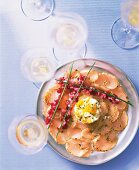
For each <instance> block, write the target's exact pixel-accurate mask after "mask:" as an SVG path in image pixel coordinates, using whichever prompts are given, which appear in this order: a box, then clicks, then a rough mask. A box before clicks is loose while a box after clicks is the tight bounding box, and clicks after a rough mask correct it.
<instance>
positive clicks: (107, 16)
mask: <svg viewBox="0 0 139 170" xmlns="http://www.w3.org/2000/svg"><path fill="white" fill-rule="evenodd" d="M12 2H13V1H12ZM59 11H61V12H70V11H72V12H77V13H79V14H80V15H81V16H83V17H84V18H85V20H86V22H87V24H88V28H89V39H88V43H89V44H90V48H91V49H92V54H91V56H90V57H95V58H97V59H102V60H105V61H108V62H110V63H112V64H114V65H117V66H119V67H120V68H121V69H122V70H123V71H125V72H126V73H127V75H128V76H129V77H130V79H131V80H132V82H133V83H134V84H135V86H136V88H137V90H138V91H139V47H138V48H136V49H133V50H123V49H120V48H119V47H117V46H116V44H115V43H114V42H113V41H112V38H111V34H110V30H111V26H112V24H113V22H114V21H115V20H116V19H117V18H118V17H119V16H120V0H116V1H111V0H60V1H58V0H56V9H55V12H56V13H57V12H59ZM0 22H1V24H0V25H1V27H0V35H1V38H0V39H1V40H2V41H1V43H0V54H1V55H0V73H1V76H0V80H1V82H0V86H1V89H2V90H1V93H0V94H1V96H0V170H8V169H11V170H24V169H27V170H39V169H41V170H44V169H47V170H55V169H56V170H75V169H80V170H85V169H88V170H89V169H94V170H109V169H113V170H117V169H118V170H133V169H134V170H138V169H139V147H138V145H139V144H138V143H139V142H138V141H139V131H138V132H137V134H136V136H135V138H134V140H133V142H132V143H131V144H130V145H129V147H128V148H127V149H126V150H125V151H124V152H123V153H122V154H120V155H119V156H118V157H116V158H114V159H113V160H111V161H109V162H107V163H105V164H102V165H98V166H94V167H92V166H83V165H79V164H75V163H72V162H70V161H68V160H65V159H64V158H61V157H60V156H59V155H58V154H56V153H55V152H54V151H53V150H52V149H51V148H49V147H46V149H44V150H43V151H42V152H40V153H38V154H36V155H33V156H24V155H20V154H18V153H16V152H15V150H14V149H13V148H12V147H11V145H10V144H9V142H8V138H7V129H8V126H9V124H10V123H11V121H12V119H13V118H14V117H15V116H17V115H19V114H23V113H35V107H36V105H35V104H36V97H37V92H38V90H37V89H36V88H35V87H34V86H33V85H32V83H30V82H28V81H27V80H26V79H24V78H23V76H22V74H21V72H20V60H21V56H22V55H23V54H24V52H25V51H27V50H28V49H30V48H36V47H45V48H46V47H47V45H48V44H49V43H48V40H47V36H48V35H47V34H48V29H49V28H50V25H51V24H50V23H51V17H50V18H49V19H47V20H44V21H42V22H33V21H31V20H29V19H28V18H27V17H25V16H24V15H23V14H22V12H21V9H20V0H14V3H11V1H10V0H3V1H1V2H0Z"/></svg>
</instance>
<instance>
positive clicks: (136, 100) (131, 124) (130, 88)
mask: <svg viewBox="0 0 139 170" xmlns="http://www.w3.org/2000/svg"><path fill="white" fill-rule="evenodd" d="M94 62H95V66H94V67H93V69H96V70H100V71H105V72H109V73H111V74H113V75H115V76H116V77H117V78H118V79H119V81H120V83H121V84H122V85H123V87H124V88H125V90H126V92H127V94H128V97H129V100H130V101H131V102H132V103H133V105H134V106H129V109H128V112H127V114H128V118H129V120H128V126H127V127H126V128H125V130H124V131H123V132H121V133H120V134H119V140H118V143H117V145H116V147H115V148H113V149H112V150H110V151H107V152H93V153H92V154H91V155H90V157H88V158H79V157H75V156H73V155H71V154H69V153H68V152H67V151H66V149H65V147H64V146H62V145H59V144H57V143H56V142H55V141H54V139H53V138H52V137H51V136H50V135H49V137H48V145H49V146H50V147H51V148H52V149H53V150H54V151H55V152H57V153H58V154H60V155H61V156H63V157H64V158H66V159H68V160H70V161H73V162H76V163H79V164H84V165H98V164H102V163H104V162H107V161H109V160H111V159H113V158H115V157H116V156H118V155H119V154H120V153H122V152H123V151H124V150H125V149H126V148H127V147H128V145H129V144H130V143H131V141H132V140H133V138H134V136H135V134H136V132H137V129H138V125H139V110H138V108H139V97H138V94H137V91H136V89H135V87H134V85H133V84H132V82H131V81H130V80H129V78H128V77H127V76H126V74H125V73H124V72H123V71H121V70H120V69H119V68H118V67H116V66H114V65H112V64H110V63H107V62H104V61H100V60H96V59H92V58H88V59H87V58H85V59H78V60H75V61H74V68H76V69H81V70H82V69H85V68H87V67H90V66H91V65H92V64H93V63H94ZM71 63H72V62H69V63H67V64H65V65H63V66H61V67H60V68H58V69H57V70H56V72H55V75H54V77H53V78H52V79H51V80H49V81H47V82H45V83H44V84H43V85H42V86H41V88H40V90H39V94H38V98H37V110H36V113H37V115H39V116H41V117H43V115H42V110H43V96H44V94H45V92H46V91H47V90H48V89H49V88H50V87H51V86H52V85H53V83H54V82H55V79H57V78H58V77H60V76H62V75H63V73H64V72H65V71H66V70H68V69H69V66H70V65H71Z"/></svg>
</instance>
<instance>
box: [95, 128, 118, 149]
mask: <svg viewBox="0 0 139 170" xmlns="http://www.w3.org/2000/svg"><path fill="white" fill-rule="evenodd" d="M117 141H118V135H117V132H115V131H110V132H109V133H107V134H105V135H100V136H99V137H98V138H97V140H95V141H94V149H95V150H96V151H101V152H105V151H108V150H111V149H112V148H114V147H115V145H116V144H117Z"/></svg>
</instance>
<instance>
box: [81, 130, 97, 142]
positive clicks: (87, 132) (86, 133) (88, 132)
mask: <svg viewBox="0 0 139 170" xmlns="http://www.w3.org/2000/svg"><path fill="white" fill-rule="evenodd" d="M81 135H82V137H84V138H86V139H90V140H92V139H93V138H94V137H95V136H96V134H95V133H92V132H91V130H90V129H89V128H86V129H84V130H82V132H81Z"/></svg>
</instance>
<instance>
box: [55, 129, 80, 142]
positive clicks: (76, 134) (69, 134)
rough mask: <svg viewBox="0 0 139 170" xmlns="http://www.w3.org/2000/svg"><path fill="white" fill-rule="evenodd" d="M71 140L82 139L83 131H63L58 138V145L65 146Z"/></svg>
mask: <svg viewBox="0 0 139 170" xmlns="http://www.w3.org/2000/svg"><path fill="white" fill-rule="evenodd" d="M70 138H76V139H78V138H81V129H78V128H70V127H69V128H67V129H64V130H62V131H61V132H60V133H59V134H58V135H57V138H56V141H57V143H58V144H65V143H66V142H67V141H68V140H69V139H70Z"/></svg>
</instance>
